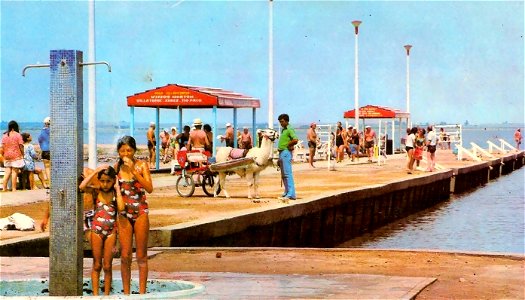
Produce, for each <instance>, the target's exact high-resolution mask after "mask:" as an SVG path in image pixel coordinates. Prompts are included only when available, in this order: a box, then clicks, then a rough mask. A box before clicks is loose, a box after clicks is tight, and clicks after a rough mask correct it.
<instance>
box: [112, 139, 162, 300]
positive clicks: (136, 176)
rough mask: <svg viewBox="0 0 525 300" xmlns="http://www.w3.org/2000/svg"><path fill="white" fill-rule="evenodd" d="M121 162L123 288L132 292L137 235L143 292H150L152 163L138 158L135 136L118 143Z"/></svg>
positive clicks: (120, 222) (119, 166)
mask: <svg viewBox="0 0 525 300" xmlns="http://www.w3.org/2000/svg"><path fill="white" fill-rule="evenodd" d="M117 151H118V155H119V161H118V163H117V164H116V166H115V167H116V170H117V177H118V184H119V186H120V193H121V195H122V199H123V201H124V205H125V208H124V211H122V212H121V213H120V215H119V218H118V219H119V221H118V222H119V242H120V247H121V248H120V262H121V264H120V265H121V274H122V286H123V288H124V294H129V293H130V284H131V257H132V247H133V235H135V245H136V250H137V252H136V258H137V263H138V267H139V293H141V294H144V293H146V283H147V280H148V234H149V218H148V202H147V200H146V192H148V193H151V192H152V191H153V184H152V181H151V175H150V172H149V164H148V163H147V162H145V161H141V160H137V159H135V152H136V151H137V144H136V142H135V139H134V138H133V137H131V136H124V137H122V138H121V139H119V141H118V144H117Z"/></svg>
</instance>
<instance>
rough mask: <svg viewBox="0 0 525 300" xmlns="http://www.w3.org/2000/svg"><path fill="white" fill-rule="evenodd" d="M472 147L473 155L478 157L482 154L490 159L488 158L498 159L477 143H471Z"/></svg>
mask: <svg viewBox="0 0 525 300" xmlns="http://www.w3.org/2000/svg"><path fill="white" fill-rule="evenodd" d="M470 145H471V146H472V153H473V154H474V155H476V156H478V152H479V153H481V155H483V156H485V157H488V158H496V157H495V156H494V155H492V154H490V153H489V152H487V151H486V150H485V149H483V148H481V147H480V146H478V145H477V144H476V143H473V142H470Z"/></svg>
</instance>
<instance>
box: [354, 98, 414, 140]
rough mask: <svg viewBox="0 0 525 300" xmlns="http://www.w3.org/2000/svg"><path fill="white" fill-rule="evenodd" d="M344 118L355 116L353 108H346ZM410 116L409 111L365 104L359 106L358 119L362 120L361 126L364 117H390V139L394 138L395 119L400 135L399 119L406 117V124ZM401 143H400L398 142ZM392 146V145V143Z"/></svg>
mask: <svg viewBox="0 0 525 300" xmlns="http://www.w3.org/2000/svg"><path fill="white" fill-rule="evenodd" d="M344 118H345V119H354V118H355V109H352V110H348V111H345V112H344ZM409 118H410V113H408V112H403V111H401V110H399V109H395V108H390V107H385V106H378V105H366V106H363V107H360V108H359V119H362V120H363V127H364V124H365V119H392V141H395V139H394V132H395V121H396V119H398V120H399V136H401V134H402V133H401V121H402V119H406V122H407V124H408V119H409ZM400 144H401V143H400ZM392 146H394V145H392Z"/></svg>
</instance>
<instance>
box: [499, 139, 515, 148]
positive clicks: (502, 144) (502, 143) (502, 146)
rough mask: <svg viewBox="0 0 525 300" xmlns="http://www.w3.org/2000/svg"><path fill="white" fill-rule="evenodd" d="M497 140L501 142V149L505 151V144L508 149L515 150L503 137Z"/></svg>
mask: <svg viewBox="0 0 525 300" xmlns="http://www.w3.org/2000/svg"><path fill="white" fill-rule="evenodd" d="M498 140H499V141H500V143H501V149H503V151H505V146H507V147H508V148H509V149H510V150H509V151H512V150H516V147H514V146H512V145H511V144H509V143H508V142H507V141H505V140H504V139H498Z"/></svg>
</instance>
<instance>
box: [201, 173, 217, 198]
mask: <svg viewBox="0 0 525 300" xmlns="http://www.w3.org/2000/svg"><path fill="white" fill-rule="evenodd" d="M214 185H215V178H214V176H213V175H211V174H204V175H202V190H203V191H204V193H205V194H206V195H208V197H213V186H214Z"/></svg>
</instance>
